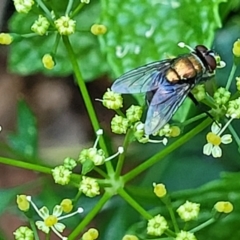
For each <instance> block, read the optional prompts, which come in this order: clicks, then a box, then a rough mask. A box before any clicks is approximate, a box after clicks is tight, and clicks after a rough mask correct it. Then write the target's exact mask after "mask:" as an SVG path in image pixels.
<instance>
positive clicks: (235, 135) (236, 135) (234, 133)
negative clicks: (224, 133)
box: [228, 124, 240, 148]
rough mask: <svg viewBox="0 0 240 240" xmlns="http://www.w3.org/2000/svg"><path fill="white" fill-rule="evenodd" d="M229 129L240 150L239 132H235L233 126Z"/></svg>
mask: <svg viewBox="0 0 240 240" xmlns="http://www.w3.org/2000/svg"><path fill="white" fill-rule="evenodd" d="M228 129H229V130H230V132H231V134H232V135H233V138H234V139H235V141H236V143H237V145H238V148H240V138H239V136H238V134H237V132H236V131H235V129H234V128H233V126H232V125H231V124H229V125H228Z"/></svg>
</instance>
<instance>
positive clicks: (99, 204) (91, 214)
mask: <svg viewBox="0 0 240 240" xmlns="http://www.w3.org/2000/svg"><path fill="white" fill-rule="evenodd" d="M110 198H111V195H110V194H109V193H108V192H105V193H104V194H103V196H102V198H101V199H100V200H99V201H98V202H97V204H96V205H95V206H94V207H93V208H92V209H91V211H90V212H89V213H88V214H87V215H86V216H85V217H84V218H83V220H82V222H81V223H80V224H79V225H78V226H77V227H76V228H75V229H74V230H73V232H72V233H71V234H70V235H69V236H68V240H74V239H77V236H78V235H79V233H80V232H81V231H82V230H83V229H84V228H85V227H86V226H87V224H88V223H90V221H91V220H92V219H93V218H94V217H95V216H96V215H97V213H98V212H99V211H100V210H101V209H102V207H103V206H104V204H105V203H106V202H107V201H108V200H109V199H110Z"/></svg>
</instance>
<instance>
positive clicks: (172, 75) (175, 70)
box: [166, 54, 206, 83]
mask: <svg viewBox="0 0 240 240" xmlns="http://www.w3.org/2000/svg"><path fill="white" fill-rule="evenodd" d="M205 71H206V68H205V67H204V65H203V63H202V62H201V60H200V58H199V57H198V56H196V55H195V54H188V55H184V56H182V57H179V58H176V59H175V60H174V61H173V63H172V65H171V67H170V68H169V70H168V71H167V72H166V78H167V80H168V81H169V82H171V83H181V82H189V83H195V80H196V78H198V77H199V76H201V75H203V74H204V73H205Z"/></svg>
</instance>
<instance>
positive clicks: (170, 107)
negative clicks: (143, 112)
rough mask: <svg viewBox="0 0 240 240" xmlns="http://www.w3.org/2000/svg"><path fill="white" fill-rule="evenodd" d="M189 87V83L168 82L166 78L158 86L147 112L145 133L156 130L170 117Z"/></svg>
mask: <svg viewBox="0 0 240 240" xmlns="http://www.w3.org/2000/svg"><path fill="white" fill-rule="evenodd" d="M191 89H192V85H191V84H188V83H183V84H170V83H168V82H167V81H166V80H165V83H164V84H162V85H161V86H159V88H158V89H157V91H156V92H155V93H154V95H153V98H152V100H151V102H150V106H149V109H148V112H147V118H146V122H145V133H146V135H150V134H152V133H155V132H157V131H158V130H159V129H160V128H162V127H163V126H164V125H165V124H166V123H167V122H168V121H169V120H170V119H171V117H172V115H173V114H174V113H175V112H176V111H177V109H178V107H179V106H180V105H181V104H182V102H183V101H184V99H185V98H186V96H187V94H188V93H189V91H190V90H191Z"/></svg>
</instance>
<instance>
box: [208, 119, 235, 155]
mask: <svg viewBox="0 0 240 240" xmlns="http://www.w3.org/2000/svg"><path fill="white" fill-rule="evenodd" d="M226 125H227V124H226ZM223 130H225V127H224V128H221V124H218V125H217V124H216V123H215V122H214V123H213V124H212V127H211V132H209V133H208V134H207V136H206V138H207V142H208V143H207V144H205V145H204V147H203V153H204V154H205V155H208V156H210V155H211V154H212V156H213V157H215V158H218V157H221V156H222V149H221V148H220V144H221V143H222V144H229V143H231V142H232V136H231V134H224V135H223V136H221V133H222V132H223Z"/></svg>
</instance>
